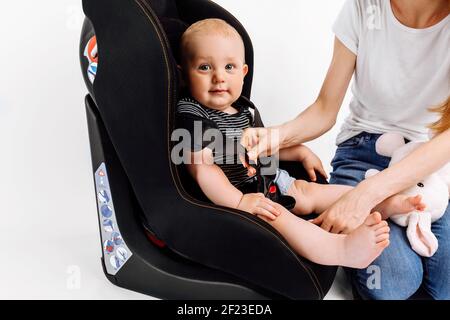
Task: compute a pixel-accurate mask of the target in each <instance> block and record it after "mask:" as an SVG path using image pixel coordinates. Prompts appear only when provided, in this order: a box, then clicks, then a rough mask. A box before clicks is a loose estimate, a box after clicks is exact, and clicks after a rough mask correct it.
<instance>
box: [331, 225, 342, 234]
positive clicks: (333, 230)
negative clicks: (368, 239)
mask: <svg viewBox="0 0 450 320" xmlns="http://www.w3.org/2000/svg"><path fill="white" fill-rule="evenodd" d="M342 231H344V226H342V225H341V224H339V223H335V224H334V225H333V226H332V227H331V231H330V232H331V233H336V234H339V233H341V232H342Z"/></svg>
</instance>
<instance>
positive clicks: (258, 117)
mask: <svg viewBox="0 0 450 320" xmlns="http://www.w3.org/2000/svg"><path fill="white" fill-rule="evenodd" d="M237 102H238V103H241V104H243V105H246V106H248V107H249V108H251V109H253V111H254V113H255V114H254V117H253V127H264V123H263V121H262V119H261V115H260V113H259V111H258V108H256V106H255V105H254V104H253V102H251V101H250V99H248V98H247V97H246V96H241V97H240V98H239V99H238V101H237Z"/></svg>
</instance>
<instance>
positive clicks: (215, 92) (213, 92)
mask: <svg viewBox="0 0 450 320" xmlns="http://www.w3.org/2000/svg"><path fill="white" fill-rule="evenodd" d="M209 92H210V93H212V94H224V93H227V92H228V90H225V89H215V90H210V91H209Z"/></svg>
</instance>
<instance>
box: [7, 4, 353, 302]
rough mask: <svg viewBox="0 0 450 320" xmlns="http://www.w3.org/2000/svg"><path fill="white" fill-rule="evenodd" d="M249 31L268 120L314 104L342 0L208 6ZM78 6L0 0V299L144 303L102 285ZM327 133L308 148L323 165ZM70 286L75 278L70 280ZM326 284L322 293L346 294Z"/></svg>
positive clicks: (329, 149)
mask: <svg viewBox="0 0 450 320" xmlns="http://www.w3.org/2000/svg"><path fill="white" fill-rule="evenodd" d="M216 2H217V3H219V4H221V5H222V6H223V7H225V8H226V9H228V10H229V11H230V12H232V13H233V14H234V15H235V16H236V17H237V18H238V19H239V20H240V21H241V23H242V24H243V25H244V26H245V27H246V29H247V30H248V32H249V34H250V36H251V38H252V41H253V45H254V50H255V76H254V86H253V96H252V98H253V101H254V102H255V103H256V105H257V106H258V107H259V109H260V111H261V113H262V116H263V119H264V121H265V123H266V125H274V124H279V123H282V122H285V121H287V120H289V119H291V118H293V117H294V116H296V115H297V114H298V113H300V112H301V111H302V110H304V109H305V108H306V107H307V106H309V105H310V104H311V103H313V102H314V100H315V98H316V97H317V94H318V93H319V90H320V87H321V84H322V81H323V79H324V77H325V74H326V71H327V68H328V65H329V63H330V61H331V55H332V45H333V37H334V36H333V34H332V31H331V26H332V23H333V21H334V19H335V18H336V16H337V14H338V13H339V10H340V8H341V7H342V5H343V3H344V0H338V1H336V0H320V1H308V0H281V1H278V2H276V3H275V2H274V1H273V0H245V1H244V0H217V1H216ZM82 21H83V13H82V9H81V1H79V0H64V1H61V0H46V1H35V0H22V1H1V2H0V41H1V42H0V43H1V44H0V148H1V149H0V244H1V252H2V254H1V259H0V261H1V263H0V284H1V285H0V299H47V298H53V299H81V298H82V299H110V298H111V299H140V298H143V299H147V298H148V297H147V296H144V295H140V294H137V293H134V292H131V291H127V290H123V289H120V288H118V287H115V286H113V285H111V284H110V283H109V282H108V281H107V280H106V278H105V277H104V276H103V271H102V269H101V265H100V256H101V251H100V250H101V249H100V240H99V234H98V222H97V213H96V207H95V204H96V201H95V198H94V186H93V178H92V168H91V162H90V150H89V141H88V133H87V124H86V116H85V110H84V102H83V99H84V95H85V94H86V89H85V86H84V82H83V80H82V74H81V71H80V67H79V60H78V45H79V36H80V29H81V24H82ZM348 101H349V97H348V96H347V97H346V100H345V101H344V104H343V109H342V111H341V113H340V115H339V120H338V123H337V125H336V127H335V128H334V129H333V130H332V131H331V132H329V133H328V134H326V135H324V136H323V137H321V138H320V139H319V140H317V141H315V142H312V143H309V144H308V145H309V146H311V147H312V149H313V150H314V151H315V152H316V153H317V154H318V155H319V156H320V157H321V159H322V160H323V163H324V165H325V167H326V169H328V170H329V169H330V167H329V163H330V160H331V158H332V156H333V153H334V150H335V146H334V139H335V137H336V135H337V131H338V129H339V127H340V125H341V123H342V119H343V117H344V116H345V115H346V114H347V112H348V111H347V105H348ZM78 280H79V281H78ZM343 290H344V289H342V287H341V286H334V287H333V289H332V291H331V292H330V294H329V295H328V297H327V298H348V297H349V293H348V291H346V290H347V289H345V290H344V291H343Z"/></svg>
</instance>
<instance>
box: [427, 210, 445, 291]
mask: <svg viewBox="0 0 450 320" xmlns="http://www.w3.org/2000/svg"><path fill="white" fill-rule="evenodd" d="M431 230H432V231H433V233H434V234H435V235H436V238H437V239H438V243H439V247H438V250H437V251H436V253H435V254H434V255H433V256H432V257H430V258H424V267H425V277H424V285H425V289H426V290H427V291H428V293H429V294H430V295H431V296H432V297H433V298H434V299H439V300H443V299H445V300H449V299H450V202H449V206H448V207H447V211H446V212H445V214H444V215H443V216H442V218H440V219H439V220H438V221H435V222H434V223H433V224H432V225H431Z"/></svg>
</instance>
